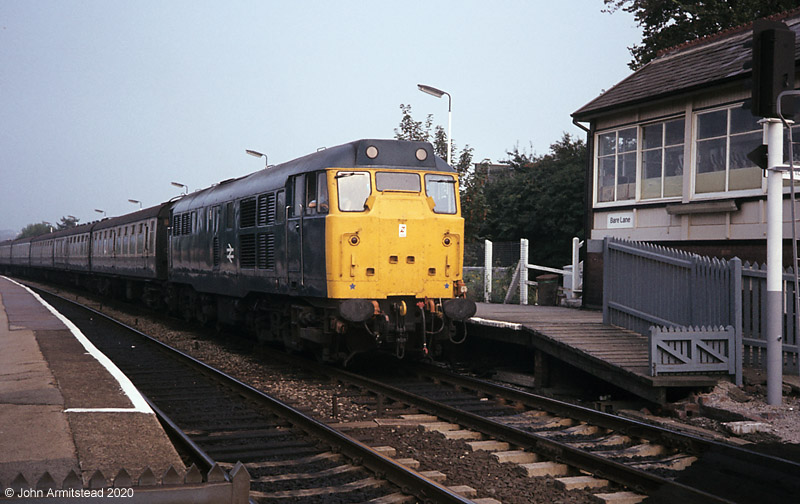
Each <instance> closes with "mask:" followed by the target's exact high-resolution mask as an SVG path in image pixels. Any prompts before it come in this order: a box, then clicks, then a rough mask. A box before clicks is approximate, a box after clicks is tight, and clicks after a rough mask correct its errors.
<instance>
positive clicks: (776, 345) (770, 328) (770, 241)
mask: <svg viewBox="0 0 800 504" xmlns="http://www.w3.org/2000/svg"><path fill="white" fill-rule="evenodd" d="M764 122H765V123H766V128H767V147H768V151H767V153H768V154H767V166H768V168H769V169H768V171H767V334H766V336H767V404H770V405H779V404H781V399H782V397H781V396H782V386H783V363H782V353H783V307H782V305H783V175H782V174H781V171H780V169H779V168H778V167H779V166H780V165H782V164H783V124H782V123H781V121H780V120H779V119H764Z"/></svg>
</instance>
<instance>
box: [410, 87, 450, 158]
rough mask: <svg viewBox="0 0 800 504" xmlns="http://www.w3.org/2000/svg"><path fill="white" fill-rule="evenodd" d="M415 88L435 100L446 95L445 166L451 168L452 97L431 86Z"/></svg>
mask: <svg viewBox="0 0 800 504" xmlns="http://www.w3.org/2000/svg"><path fill="white" fill-rule="evenodd" d="M417 88H419V90H420V91H422V92H423V93H427V94H429V95H431V96H435V97H436V98H441V97H442V95H447V164H449V165H451V166H452V160H453V156H452V151H453V97H452V96H450V93H448V92H447V91H442V90H441V89H436V88H435V87H432V86H426V85H425V84H417Z"/></svg>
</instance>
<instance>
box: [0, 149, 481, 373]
mask: <svg viewBox="0 0 800 504" xmlns="http://www.w3.org/2000/svg"><path fill="white" fill-rule="evenodd" d="M463 238H464V221H463V219H462V218H461V215H460V203H459V199H458V177H457V174H456V173H455V171H454V170H453V168H451V167H450V166H449V165H447V164H446V163H445V162H444V161H443V160H441V159H440V158H438V157H437V156H436V155H435V154H434V152H433V148H432V146H431V145H430V144H429V143H426V142H407V141H397V140H359V141H355V142H350V143H347V144H344V145H340V146H337V147H332V148H328V149H324V150H321V151H318V152H315V153H312V154H309V155H307V156H305V157H302V158H299V159H296V160H293V161H289V162H286V163H283V164H279V165H275V166H269V167H267V168H265V169H262V170H260V171H258V172H255V173H252V174H250V175H247V176H244V177H241V178H237V179H231V180H225V181H222V182H220V183H218V184H215V185H214V186H212V187H209V188H206V189H202V190H199V191H196V192H194V193H191V194H187V195H185V196H182V197H180V198H179V199H176V200H174V201H169V202H165V203H162V204H160V205H157V206H154V207H151V208H147V209H143V210H140V211H138V212H134V213H131V214H128V215H124V216H121V217H115V218H108V219H103V220H102V221H99V222H95V223H91V224H85V225H82V226H78V227H75V228H71V229H68V230H63V231H58V232H55V233H50V234H47V235H43V236H39V237H36V238H26V239H22V240H12V241H7V242H3V243H0V268H3V270H5V271H7V272H11V273H13V274H20V275H39V276H44V277H48V278H54V279H60V280H66V281H69V282H71V283H74V284H76V285H80V286H83V287H87V288H90V289H93V290H95V291H97V292H100V293H103V294H108V295H112V294H114V295H121V296H124V297H125V298H128V299H138V300H141V301H143V302H144V303H146V304H148V305H150V306H152V307H163V308H166V309H168V310H170V311H171V312H173V313H177V314H180V315H182V316H183V317H184V318H186V319H196V320H198V321H200V322H203V323H207V324H214V323H217V324H224V325H228V324H230V325H239V326H242V325H243V326H246V327H247V328H249V329H250V330H251V331H252V332H253V333H254V334H255V335H256V336H257V337H258V339H259V340H262V341H268V342H279V343H282V344H283V345H285V346H286V347H288V348H291V349H298V350H301V349H302V350H312V351H314V352H315V353H316V354H317V355H318V356H319V357H320V358H321V359H323V360H328V361H344V362H346V361H347V360H348V359H350V358H351V357H352V356H353V355H355V354H358V353H360V352H364V351H368V350H373V349H382V350H388V351H391V352H393V353H395V354H396V355H397V356H398V357H401V358H402V357H403V356H405V355H406V354H407V353H411V354H415V355H428V354H429V353H431V352H436V351H438V349H440V348H441V343H442V342H443V341H447V340H450V341H453V342H456V343H457V342H459V340H460V338H461V336H459V335H457V332H458V331H457V329H458V327H457V324H455V322H460V321H464V320H466V319H468V318H469V317H471V316H472V315H474V313H475V309H476V307H475V303H474V302H472V301H470V300H468V299H467V298H466V286H465V285H464V283H463V281H462V261H463ZM56 277H57V278H56Z"/></svg>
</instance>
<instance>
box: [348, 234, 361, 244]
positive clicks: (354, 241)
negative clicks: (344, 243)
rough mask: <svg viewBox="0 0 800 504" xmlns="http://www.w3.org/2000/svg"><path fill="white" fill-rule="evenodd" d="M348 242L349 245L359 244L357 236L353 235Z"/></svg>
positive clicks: (359, 240)
mask: <svg viewBox="0 0 800 504" xmlns="http://www.w3.org/2000/svg"><path fill="white" fill-rule="evenodd" d="M348 241H349V242H350V245H353V246H356V245H358V244H359V243H360V242H361V238H359V237H358V235H353V236H351V237H350V240H348Z"/></svg>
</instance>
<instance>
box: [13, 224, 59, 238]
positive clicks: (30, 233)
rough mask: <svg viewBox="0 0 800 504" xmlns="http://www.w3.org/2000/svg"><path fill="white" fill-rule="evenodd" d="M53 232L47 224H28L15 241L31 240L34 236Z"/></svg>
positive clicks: (51, 226) (50, 225) (51, 227)
mask: <svg viewBox="0 0 800 504" xmlns="http://www.w3.org/2000/svg"><path fill="white" fill-rule="evenodd" d="M52 232H53V225H52V224H50V223H49V222H40V223H38V224H28V225H27V226H25V227H24V228H22V231H20V233H19V234H18V235H17V239H18V240H19V239H20V238H31V237H34V236H39V235H43V234H47V233H52Z"/></svg>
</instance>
